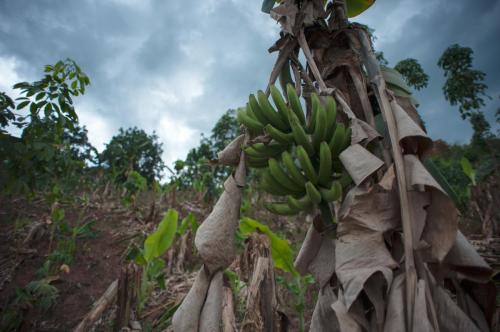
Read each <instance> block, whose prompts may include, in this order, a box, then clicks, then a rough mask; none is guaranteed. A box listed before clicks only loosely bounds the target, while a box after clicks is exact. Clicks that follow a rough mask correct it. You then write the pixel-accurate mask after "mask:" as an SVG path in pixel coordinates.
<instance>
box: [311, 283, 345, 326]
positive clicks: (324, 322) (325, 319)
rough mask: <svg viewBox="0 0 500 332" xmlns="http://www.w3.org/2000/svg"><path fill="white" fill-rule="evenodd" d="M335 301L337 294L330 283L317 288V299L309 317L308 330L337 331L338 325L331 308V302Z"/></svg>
mask: <svg viewBox="0 0 500 332" xmlns="http://www.w3.org/2000/svg"><path fill="white" fill-rule="evenodd" d="M336 301H337V296H335V293H334V292H333V289H332V287H331V286H330V285H326V286H325V287H323V288H321V289H320V290H319V294H318V300H317V301H316V306H315V307H314V312H313V315H312V318H311V327H310V329H309V331H310V332H338V331H340V326H339V323H338V321H337V317H336V315H335V311H333V309H332V304H333V303H335V302H336Z"/></svg>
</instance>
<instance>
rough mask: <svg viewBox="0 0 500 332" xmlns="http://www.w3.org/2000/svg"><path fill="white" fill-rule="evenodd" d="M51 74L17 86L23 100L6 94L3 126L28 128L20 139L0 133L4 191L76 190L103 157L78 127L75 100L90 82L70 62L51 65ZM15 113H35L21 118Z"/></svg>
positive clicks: (1, 98)
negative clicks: (86, 171) (87, 170)
mask: <svg viewBox="0 0 500 332" xmlns="http://www.w3.org/2000/svg"><path fill="white" fill-rule="evenodd" d="M45 73H46V74H45V76H44V78H43V79H41V80H39V81H36V82H33V83H28V82H21V83H17V84H16V85H14V88H15V89H18V90H20V95H21V97H19V98H17V99H16V101H15V102H14V101H13V100H12V99H11V98H9V97H8V96H7V95H5V93H1V94H0V125H1V126H2V127H5V126H7V125H9V124H12V125H15V126H17V127H19V128H22V129H23V131H22V134H21V137H20V138H18V137H14V136H11V135H9V134H8V133H6V132H5V131H2V132H0V154H1V155H2V156H3V160H2V172H1V173H0V186H1V188H2V189H3V190H4V191H7V192H25V193H29V192H33V191H35V190H45V189H47V188H51V187H52V186H53V185H54V184H55V183H60V184H61V185H62V186H64V187H65V188H74V187H76V185H77V182H78V181H79V178H80V177H81V173H82V170H83V169H84V167H85V165H86V163H87V162H89V163H92V162H93V159H94V158H95V155H96V153H97V152H96V150H95V149H94V148H93V147H92V146H91V145H90V143H89V142H88V138H87V131H86V129H85V128H81V127H79V126H78V124H77V122H78V117H77V115H76V112H75V109H74V106H73V99H72V96H73V97H74V96H78V95H81V94H83V93H84V92H85V87H86V86H87V85H88V84H89V83H90V80H89V79H88V77H87V76H86V75H85V73H83V72H82V71H81V69H80V68H79V67H78V65H77V64H76V63H75V62H74V61H72V60H69V59H68V60H66V61H59V62H57V63H56V64H55V65H53V66H51V65H48V66H46V67H45ZM14 110H16V111H20V112H25V111H26V110H29V113H28V114H22V115H17V114H15V113H14Z"/></svg>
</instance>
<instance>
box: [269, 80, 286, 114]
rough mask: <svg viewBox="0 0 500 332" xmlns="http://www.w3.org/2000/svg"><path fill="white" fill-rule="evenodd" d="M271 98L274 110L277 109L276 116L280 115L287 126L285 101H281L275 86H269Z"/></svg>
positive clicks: (281, 97)
mask: <svg viewBox="0 0 500 332" xmlns="http://www.w3.org/2000/svg"><path fill="white" fill-rule="evenodd" d="M270 89H271V97H272V98H273V101H274V105H276V108H277V109H278V114H279V115H280V117H281V119H282V120H283V121H284V122H285V123H286V124H289V123H290V121H289V120H288V112H289V110H288V106H287V105H286V102H285V100H284V99H283V96H282V95H281V93H280V91H279V90H278V88H277V87H276V86H274V84H273V85H271V87H270Z"/></svg>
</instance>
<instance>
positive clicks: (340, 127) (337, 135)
mask: <svg viewBox="0 0 500 332" xmlns="http://www.w3.org/2000/svg"><path fill="white" fill-rule="evenodd" d="M344 138H345V127H344V124H342V123H339V124H337V127H336V128H335V132H334V133H333V137H332V139H331V140H330V143H329V146H330V150H331V151H332V156H333V157H334V158H337V157H338V155H339V153H340V150H341V149H342V147H343V145H344Z"/></svg>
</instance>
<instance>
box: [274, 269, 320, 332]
mask: <svg viewBox="0 0 500 332" xmlns="http://www.w3.org/2000/svg"><path fill="white" fill-rule="evenodd" d="M276 282H277V283H278V284H280V285H282V286H284V287H285V288H286V289H287V290H288V291H289V292H290V293H292V294H293V296H294V297H295V303H294V309H295V310H296V311H297V314H298V316H299V331H304V311H305V308H306V300H305V293H306V291H307V289H308V288H309V286H311V285H313V284H314V277H313V276H312V275H310V274H308V275H306V276H304V277H296V278H293V279H292V280H291V281H289V280H287V279H286V278H283V277H280V276H278V277H276Z"/></svg>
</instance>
